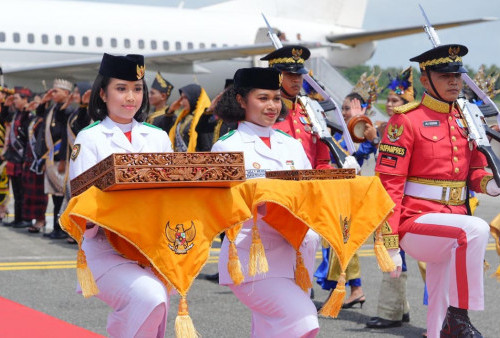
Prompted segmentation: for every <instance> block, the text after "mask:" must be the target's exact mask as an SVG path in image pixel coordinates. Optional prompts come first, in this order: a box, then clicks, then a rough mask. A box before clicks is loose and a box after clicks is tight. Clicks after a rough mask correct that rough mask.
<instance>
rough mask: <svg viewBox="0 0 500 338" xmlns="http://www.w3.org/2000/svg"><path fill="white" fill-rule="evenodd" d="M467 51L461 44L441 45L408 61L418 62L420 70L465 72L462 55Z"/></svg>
mask: <svg viewBox="0 0 500 338" xmlns="http://www.w3.org/2000/svg"><path fill="white" fill-rule="evenodd" d="M467 52H468V49H467V47H465V46H463V45H442V46H438V47H435V48H433V49H430V50H428V51H426V52H424V53H422V54H420V55H418V56H415V57H413V58H411V59H410V61H415V62H418V65H419V67H420V70H421V71H424V70H426V69H428V70H432V71H434V72H438V73H467V69H465V68H464V66H463V63H462V56H464V55H466V54H467Z"/></svg>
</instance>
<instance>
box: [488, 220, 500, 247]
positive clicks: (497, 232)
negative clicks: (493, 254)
mask: <svg viewBox="0 0 500 338" xmlns="http://www.w3.org/2000/svg"><path fill="white" fill-rule="evenodd" d="M490 232H491V235H492V236H493V238H495V244H496V248H497V254H499V255H500V214H498V215H497V216H496V217H495V218H494V219H493V220H492V221H491V223H490Z"/></svg>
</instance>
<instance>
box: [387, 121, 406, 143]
mask: <svg viewBox="0 0 500 338" xmlns="http://www.w3.org/2000/svg"><path fill="white" fill-rule="evenodd" d="M402 134H403V125H401V126H399V127H398V125H397V124H394V125H392V124H389V126H388V127H387V137H388V138H389V140H390V141H391V142H396V141H397V140H399V138H400V137H401V135H402Z"/></svg>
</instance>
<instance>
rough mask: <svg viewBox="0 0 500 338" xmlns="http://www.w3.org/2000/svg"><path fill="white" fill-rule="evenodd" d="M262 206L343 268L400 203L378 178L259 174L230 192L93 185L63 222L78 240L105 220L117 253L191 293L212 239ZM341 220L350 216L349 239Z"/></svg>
mask: <svg viewBox="0 0 500 338" xmlns="http://www.w3.org/2000/svg"><path fill="white" fill-rule="evenodd" d="M262 203H266V204H267V215H266V216H265V218H264V219H265V220H266V222H268V223H269V224H271V225H272V226H273V227H275V228H276V229H277V230H278V231H279V232H280V233H281V234H282V235H283V236H284V237H285V238H286V239H287V240H288V241H289V243H290V244H291V245H292V246H293V247H294V248H296V249H298V248H299V246H300V243H301V242H302V240H303V238H304V236H305V234H306V232H307V230H308V229H309V228H311V229H313V230H315V231H316V232H317V233H318V234H320V235H321V236H323V237H324V238H325V240H326V241H328V243H329V244H330V246H331V247H332V248H333V249H334V250H335V252H336V253H337V256H338V257H339V259H340V262H341V266H342V268H343V269H345V267H346V266H347V263H348V262H349V260H350V258H351V257H352V255H353V254H354V252H355V251H356V250H357V249H358V248H359V247H360V246H361V245H362V244H363V243H364V242H365V241H366V239H367V238H368V236H369V235H370V234H371V233H373V231H374V230H375V229H376V228H377V227H378V226H379V225H380V224H381V223H382V222H383V221H384V220H385V219H386V218H387V217H388V215H389V214H390V213H391V211H392V208H393V206H394V203H393V202H392V200H391V199H390V197H389V195H388V194H387V193H386V192H385V190H384V189H383V187H382V184H381V183H380V180H379V179H378V178H377V177H361V176H358V177H357V178H355V179H349V180H321V181H319V180H313V181H284V180H272V179H254V180H249V181H246V182H244V183H241V184H239V185H236V186H234V187H232V188H228V189H221V188H195V187H193V188H168V189H148V190H123V191H110V192H102V191H101V190H99V189H97V188H95V187H91V188H90V189H88V190H87V191H85V192H84V193H82V194H80V195H78V196H76V197H74V198H72V199H71V200H70V203H69V204H68V207H67V208H66V210H65V211H64V213H63V215H61V218H60V223H61V225H62V227H63V229H64V230H65V231H67V232H68V233H69V234H70V235H71V236H72V237H73V238H75V239H76V240H77V242H78V243H79V245H81V242H82V239H83V232H84V231H85V228H86V223H87V221H89V222H93V223H95V224H98V225H99V226H101V227H103V228H104V229H106V230H108V231H107V234H108V239H109V240H110V242H111V244H112V245H113V247H114V248H115V249H116V250H117V251H118V252H120V253H121V254H123V255H124V256H125V257H127V258H129V259H132V260H136V261H138V262H139V263H140V264H143V265H151V266H152V267H153V270H155V272H156V273H157V274H158V275H159V277H160V278H161V279H162V280H163V281H164V282H165V283H166V284H167V286H168V284H171V285H172V286H173V287H175V289H176V290H177V291H178V292H179V293H180V294H181V295H183V296H185V295H186V293H187V292H188V290H189V288H190V287H191V285H192V282H193V281H194V279H195V278H196V276H197V275H198V274H199V272H200V271H201V269H202V268H203V266H204V264H205V263H206V261H207V259H208V257H209V253H210V246H211V243H212V241H213V239H214V238H215V237H216V236H217V235H218V234H219V233H221V232H222V231H226V234H227V236H228V238H229V239H230V240H231V239H232V240H234V238H235V237H236V235H237V234H238V232H239V231H240V229H241V223H243V222H244V221H246V220H248V219H249V218H250V217H252V210H256V209H257V206H258V205H260V204H262ZM340 217H343V218H347V219H348V220H350V221H349V224H350V229H349V231H348V232H347V233H348V234H349V239H348V240H347V243H346V244H344V240H343V238H344V237H343V231H344V227H343V226H342V227H341V226H340ZM193 225H194V227H195V228H196V231H195V232H193V228H192V227H193ZM80 247H81V246H80Z"/></svg>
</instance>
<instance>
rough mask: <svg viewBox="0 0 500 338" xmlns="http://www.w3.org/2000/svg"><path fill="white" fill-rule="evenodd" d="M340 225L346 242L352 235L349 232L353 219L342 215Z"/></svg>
mask: <svg viewBox="0 0 500 338" xmlns="http://www.w3.org/2000/svg"><path fill="white" fill-rule="evenodd" d="M340 227H341V230H342V237H343V238H344V244H346V243H347V241H348V240H349V237H350V235H351V234H350V233H349V232H350V231H351V219H350V218H349V219H348V218H347V217H342V215H340Z"/></svg>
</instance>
